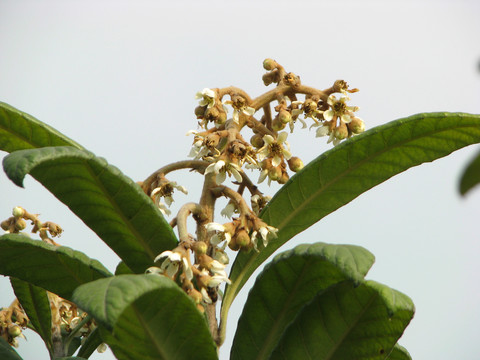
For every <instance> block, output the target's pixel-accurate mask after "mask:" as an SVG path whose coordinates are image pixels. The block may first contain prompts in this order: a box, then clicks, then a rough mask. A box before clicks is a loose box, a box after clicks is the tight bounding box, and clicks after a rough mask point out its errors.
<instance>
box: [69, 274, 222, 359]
mask: <svg viewBox="0 0 480 360" xmlns="http://www.w3.org/2000/svg"><path fill="white" fill-rule="evenodd" d="M73 299H74V302H75V303H76V304H78V306H79V307H80V308H82V309H84V310H85V311H87V312H88V313H89V314H90V315H92V316H93V317H94V318H95V319H96V321H97V323H98V324H99V328H100V334H101V337H102V339H103V340H104V341H105V342H106V343H107V344H108V345H109V346H110V347H111V349H112V351H113V352H114V354H115V356H116V357H117V359H142V360H149V359H152V360H153V359H185V360H187V359H199V360H209V359H216V358H217V355H216V347H215V345H214V343H213V339H212V337H211V336H210V333H209V331H208V328H207V324H206V322H205V319H204V317H203V315H202V314H201V313H200V312H199V311H198V310H197V308H196V307H195V305H194V303H193V301H192V300H191V299H190V298H189V297H188V296H187V295H186V294H185V293H184V292H183V290H182V289H181V288H180V287H179V286H178V285H177V284H176V283H175V282H173V281H172V280H170V279H168V278H166V277H164V276H158V275H119V276H114V277H111V278H108V279H103V280H97V281H94V282H91V283H89V284H85V285H83V286H81V287H79V288H78V289H77V290H75V293H74V296H73Z"/></svg>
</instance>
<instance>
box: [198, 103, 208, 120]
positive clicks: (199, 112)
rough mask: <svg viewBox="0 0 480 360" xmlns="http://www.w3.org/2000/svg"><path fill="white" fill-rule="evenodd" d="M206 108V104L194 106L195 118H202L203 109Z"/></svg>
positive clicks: (203, 114)
mask: <svg viewBox="0 0 480 360" xmlns="http://www.w3.org/2000/svg"><path fill="white" fill-rule="evenodd" d="M206 109H207V107H206V106H197V107H196V108H195V116H196V117H197V118H203V117H204V116H205V110H206Z"/></svg>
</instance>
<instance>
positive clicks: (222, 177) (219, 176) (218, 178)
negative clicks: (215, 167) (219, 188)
mask: <svg viewBox="0 0 480 360" xmlns="http://www.w3.org/2000/svg"><path fill="white" fill-rule="evenodd" d="M226 178H227V174H226V173H225V171H224V172H221V173H218V174H217V176H216V178H215V181H216V182H217V184H222V183H223V182H224V181H225V179H226Z"/></svg>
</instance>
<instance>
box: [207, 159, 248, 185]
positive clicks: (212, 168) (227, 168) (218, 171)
mask: <svg viewBox="0 0 480 360" xmlns="http://www.w3.org/2000/svg"><path fill="white" fill-rule="evenodd" d="M240 171H241V169H240V167H239V166H238V165H237V164H234V163H230V162H225V161H223V160H218V161H217V162H214V163H212V164H210V165H208V166H207V168H206V169H205V175H207V174H210V173H213V174H215V175H216V178H215V181H216V182H217V184H221V183H223V182H224V181H225V179H226V177H227V173H228V174H229V175H232V176H233V177H234V178H235V180H236V181H238V182H242V175H241V173H240Z"/></svg>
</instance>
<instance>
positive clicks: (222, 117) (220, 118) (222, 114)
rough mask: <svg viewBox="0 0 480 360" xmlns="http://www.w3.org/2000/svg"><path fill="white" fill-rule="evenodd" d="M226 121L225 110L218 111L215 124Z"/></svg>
mask: <svg viewBox="0 0 480 360" xmlns="http://www.w3.org/2000/svg"><path fill="white" fill-rule="evenodd" d="M226 121H227V113H226V112H225V111H220V113H219V114H218V117H217V120H216V121H215V124H217V125H223V124H225V122H226Z"/></svg>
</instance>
